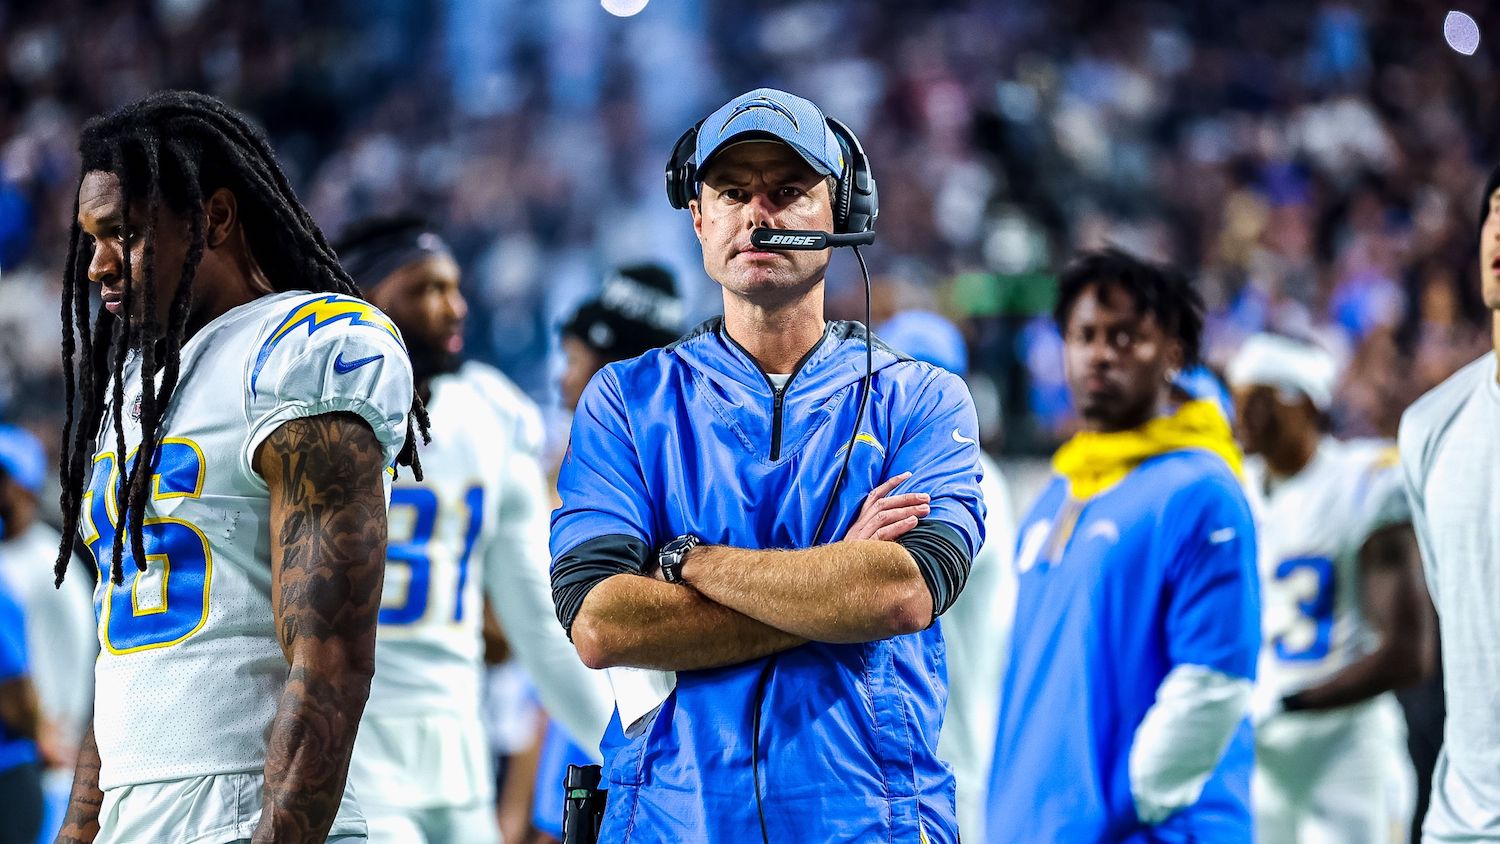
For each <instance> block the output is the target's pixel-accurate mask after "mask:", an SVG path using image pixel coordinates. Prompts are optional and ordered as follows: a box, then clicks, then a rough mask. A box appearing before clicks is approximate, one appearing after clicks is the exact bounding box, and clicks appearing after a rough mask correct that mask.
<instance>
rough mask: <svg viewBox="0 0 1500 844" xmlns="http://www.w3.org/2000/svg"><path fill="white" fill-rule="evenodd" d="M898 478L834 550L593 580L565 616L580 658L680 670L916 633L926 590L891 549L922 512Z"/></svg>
mask: <svg viewBox="0 0 1500 844" xmlns="http://www.w3.org/2000/svg"><path fill="white" fill-rule="evenodd" d="M908 477H910V474H909V473H908V474H902V475H897V476H896V477H894V478H891V479H890V480H889V481H887V482H886V483H884V484H882V485H881V486H880V487H877V488H876V489H875V490H874V491H872V492H871V493H870V494H869V495H868V496H867V497H866V498H865V501H864V504H863V506H862V507H861V509H860V514H859V517H858V519H856V521H855V523H854V525H853V526H852V527H851V528H850V529H849V532H848V534H847V535H846V536H845V537H844V539H843V540H842V541H840V542H834V543H831V544H829V545H823V546H819V547H816V548H809V549H806V550H800V551H751V550H746V549H742V548H730V547H725V546H700V547H698V548H694V549H693V550H692V551H690V552H688V555H687V557H686V558H685V559H684V563H683V567H682V575H683V580H684V581H685V584H686V585H681V584H669V583H666V582H664V581H662V580H660V579H658V578H657V577H643V576H641V575H639V574H634V573H626V574H616V575H613V576H611V577H609V578H607V579H605V580H603V581H602V582H600V583H598V584H597V585H595V586H594V587H593V588H592V589H591V590H590V591H589V592H588V594H587V595H586V596H585V597H584V599H583V603H582V605H581V606H580V607H579V610H578V613H577V615H576V617H575V618H574V620H573V625H572V636H573V644H574V646H575V647H577V649H578V653H579V656H580V657H582V658H583V661H584V663H585V664H587V665H588V666H589V667H591V668H609V667H615V666H627V665H628V666H634V667H639V668H655V669H661V670H668V671H687V670H694V669H705V668H716V667H720V666H725V665H734V664H737V663H741V662H745V661H748V660H752V659H757V658H759V657H763V656H767V655H769V654H773V653H777V652H779V651H784V650H787V649H788V648H793V647H796V646H798V645H800V644H802V643H804V642H807V641H822V642H866V641H872V640H875V639H883V638H887V637H890V636H898V635H902V634H905V633H913V632H916V631H919V630H922V629H924V628H926V627H927V626H928V625H929V624H931V622H932V618H933V615H934V605H933V599H932V594H931V592H930V591H929V588H928V586H927V583H926V581H925V580H924V578H923V576H922V573H921V570H920V569H919V568H918V566H917V563H916V561H915V559H914V558H913V556H912V554H911V552H909V551H908V550H907V549H906V548H904V547H903V546H902V545H900V544H898V543H897V542H896V541H895V540H897V539H899V538H900V537H902V536H903V535H905V534H907V533H908V532H910V531H911V530H912V529H913V528H915V527H916V526H917V523H918V521H919V520H920V518H921V517H922V516H925V515H927V513H928V511H929V506H928V503H927V502H928V496H927V495H926V494H923V493H903V494H900V495H891V494H890V493H891V491H892V490H894V489H895V488H896V486H898V485H899V484H900V483H901V482H902V481H905V480H906V479H907V478H908ZM685 644H690V645H691V647H684V645H685Z"/></svg>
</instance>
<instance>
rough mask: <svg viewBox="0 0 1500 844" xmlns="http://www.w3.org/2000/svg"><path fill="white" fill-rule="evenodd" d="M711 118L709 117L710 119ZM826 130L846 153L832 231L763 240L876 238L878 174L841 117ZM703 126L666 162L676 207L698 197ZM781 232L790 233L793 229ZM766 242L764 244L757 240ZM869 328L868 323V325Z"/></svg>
mask: <svg viewBox="0 0 1500 844" xmlns="http://www.w3.org/2000/svg"><path fill="white" fill-rule="evenodd" d="M706 119H707V118H705V120H706ZM826 119H827V121H828V128H829V129H831V130H833V136H834V137H835V138H837V139H838V142H839V147H840V148H842V149H843V151H844V161H845V164H844V172H843V173H840V174H839V176H838V182H837V185H836V186H835V187H834V191H833V192H834V196H833V232H831V233H829V232H819V233H818V234H822V235H823V238H824V239H823V240H817V241H809V242H803V243H789V242H779V243H774V244H764V245H771V246H776V247H778V248H781V249H827V248H828V247H830V246H862V245H868V244H870V243H874V242H875V218H876V217H878V216H880V194H879V192H878V191H877V190H876V188H875V176H874V175H873V174H872V173H871V172H870V159H869V157H868V156H866V155H865V148H864V147H862V146H860V143H859V138H856V137H855V136H854V132H853V131H852V130H850V128H849V127H848V126H845V125H844V124H843V123H842V122H841V121H838V120H835V119H833V118H832V117H829V118H826ZM702 127H703V121H702V120H700V121H698V122H697V123H696V124H694V126H693V128H691V129H689V130H687V131H686V132H683V133H682V137H680V138H678V139H677V143H676V144H674V145H673V146H672V157H671V158H670V159H668V160H667V172H666V180H667V201H668V202H670V203H671V204H672V207H673V208H676V209H678V210H683V211H685V210H687V207H688V203H689V202H691V201H693V200H694V199H697V198H698V163H697V162H695V161H694V160H693V159H694V158H695V157H696V156H697V154H698V131H699V130H700V129H701V128H702ZM777 234H780V235H783V236H786V235H788V234H789V232H785V231H781V232H777ZM790 234H796V235H803V236H806V235H809V234H813V233H811V232H803V231H797V232H792V233H790ZM756 245H758V246H759V245H762V244H756ZM866 328H867V329H868V326H866Z"/></svg>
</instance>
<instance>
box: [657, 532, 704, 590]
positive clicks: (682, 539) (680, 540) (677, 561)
mask: <svg viewBox="0 0 1500 844" xmlns="http://www.w3.org/2000/svg"><path fill="white" fill-rule="evenodd" d="M702 544H703V540H701V539H699V538H698V537H696V536H693V535H692V534H690V533H685V534H683V535H682V536H679V537H677V538H676V539H674V540H672V541H671V542H668V543H667V544H666V545H663V546H662V547H661V550H660V551H657V552H656V564H657V565H658V566H660V567H661V579H662V580H665V581H666V582H668V583H681V582H682V561H683V559H684V558H685V557H687V552H688V551H691V550H692V549H694V548H697V547H698V546H699V545H702Z"/></svg>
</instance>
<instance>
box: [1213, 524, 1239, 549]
mask: <svg viewBox="0 0 1500 844" xmlns="http://www.w3.org/2000/svg"><path fill="white" fill-rule="evenodd" d="M1234 535H1235V529H1234V528H1232V527H1227V528H1219V529H1218V530H1216V531H1214V532H1213V533H1210V534H1209V535H1208V541H1209V542H1211V543H1213V544H1214V545H1223V544H1224V543H1226V542H1228V541H1229V540H1231V539H1233V538H1234Z"/></svg>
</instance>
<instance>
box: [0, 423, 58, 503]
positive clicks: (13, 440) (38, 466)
mask: <svg viewBox="0 0 1500 844" xmlns="http://www.w3.org/2000/svg"><path fill="white" fill-rule="evenodd" d="M0 472H4V473H5V474H7V475H9V476H11V477H12V478H14V479H15V481H16V483H18V484H20V485H21V486H22V487H23V488H25V489H26V490H27V491H29V492H30V493H31V494H32V495H40V494H41V492H42V485H43V484H45V483H46V482H47V451H46V449H44V448H43V447H42V441H41V440H39V439H37V438H36V436H35V435H33V434H32V433H31V432H30V431H28V430H26V429H25V428H18V427H16V426H15V425H0Z"/></svg>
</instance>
